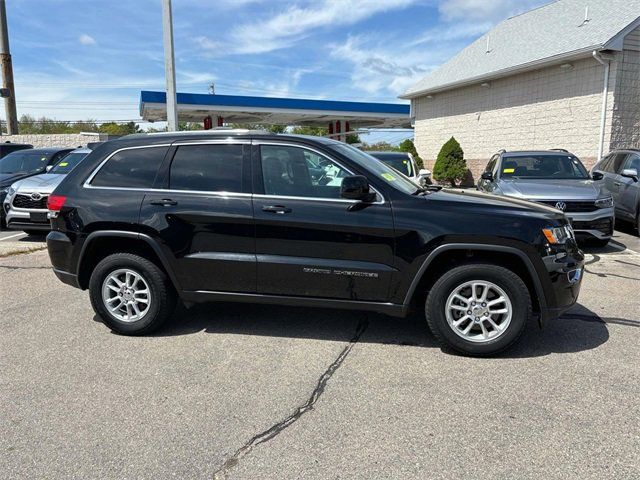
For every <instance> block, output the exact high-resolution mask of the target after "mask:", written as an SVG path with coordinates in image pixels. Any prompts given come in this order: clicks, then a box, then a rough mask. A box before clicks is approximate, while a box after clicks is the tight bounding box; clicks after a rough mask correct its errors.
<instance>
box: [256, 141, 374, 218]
mask: <svg viewBox="0 0 640 480" xmlns="http://www.w3.org/2000/svg"><path fill="white" fill-rule="evenodd" d="M251 143H252V145H258V146H260V145H276V146H282V147H295V148H302V149H306V150H309V151H312V152H313V153H315V154H316V155H320V156H321V157H324V158H326V159H327V160H329V161H331V162H333V163H335V164H336V165H338V166H339V167H340V168H342V169H343V170H346V171H347V172H348V173H350V174H351V175H355V173H353V171H352V170H349V169H348V168H347V167H345V166H344V165H343V164H342V163H341V162H339V161H338V160H336V159H335V158H332V157H330V156H328V155H327V154H326V153H324V152H321V151H320V150H316V149H315V148H313V147H308V146H307V145H301V144H297V143H288V142H278V141H269V140H253V141H252V142H251ZM261 160H262V159H261ZM370 187H371V189H372V190H373V191H374V192H376V195H377V196H378V197H379V198H381V199H382V200H380V201H378V200H376V201H375V202H371V203H370V205H384V203H385V198H384V195H382V193H380V192H379V191H378V189H377V188H375V187H374V186H373V185H370ZM254 197H257V198H284V199H288V200H314V201H323V202H340V203H360V200H348V199H346V198H323V197H297V196H287V195H267V194H254Z"/></svg>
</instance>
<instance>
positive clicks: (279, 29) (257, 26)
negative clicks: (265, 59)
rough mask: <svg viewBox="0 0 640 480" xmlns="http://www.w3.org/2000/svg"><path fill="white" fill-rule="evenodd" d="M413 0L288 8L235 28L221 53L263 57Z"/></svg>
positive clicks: (335, 1)
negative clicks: (265, 54)
mask: <svg viewBox="0 0 640 480" xmlns="http://www.w3.org/2000/svg"><path fill="white" fill-rule="evenodd" d="M414 1H415V0H385V1H379V0H353V1H351V2H345V1H344V0H324V1H322V2H319V3H318V4H313V5H312V6H304V7H302V6H299V5H292V6H290V7H288V8H287V9H285V10H284V11H282V12H280V13H277V14H275V15H274V16H272V17H270V18H268V19H266V20H260V21H257V22H250V23H245V24H242V25H240V26H238V27H235V28H234V29H233V30H232V31H231V34H230V37H229V39H230V41H229V44H228V45H226V46H225V53H239V54H251V53H265V52H270V51H273V50H278V49H281V48H287V47H289V46H291V45H293V44H294V43H295V42H297V41H299V40H301V39H303V38H306V37H308V36H309V35H311V34H312V33H314V31H315V30H318V29H321V28H326V27H335V26H339V25H353V24H355V23H358V22H360V21H362V20H364V19H366V18H369V17H372V16H374V15H376V14H379V13H383V12H386V11H389V10H395V9H399V8H404V7H407V6H409V5H410V4H412V3H413V2H414ZM195 41H196V42H197V43H198V44H199V45H200V46H201V47H202V48H203V49H205V50H209V51H213V50H217V49H219V47H220V45H219V43H218V42H214V41H211V40H209V39H208V38H206V37H197V38H196V39H195Z"/></svg>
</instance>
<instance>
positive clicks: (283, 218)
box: [47, 131, 583, 355]
mask: <svg viewBox="0 0 640 480" xmlns="http://www.w3.org/2000/svg"><path fill="white" fill-rule="evenodd" d="M48 208H49V212H50V213H49V215H50V217H51V220H52V232H51V233H50V234H49V235H48V237H47V245H48V249H49V254H50V257H51V261H52V263H53V267H54V271H55V273H56V275H57V276H58V278H59V279H60V280H62V281H63V282H65V283H68V284H70V285H73V286H75V287H78V288H81V289H89V293H90V298H91V303H92V305H93V308H94V309H95V311H96V313H97V314H98V315H99V316H100V317H101V318H102V320H103V321H104V323H105V324H106V325H107V326H109V327H110V328H111V329H112V330H114V331H116V332H118V333H121V334H128V335H140V334H146V333H149V332H151V331H153V330H155V329H157V328H159V327H160V326H161V325H162V324H163V323H164V322H165V321H166V320H167V319H168V318H169V317H170V316H171V315H172V312H173V310H174V306H175V305H176V301H177V299H178V298H179V299H180V300H181V301H183V302H186V303H187V304H190V303H194V302H208V301H218V300H220V301H236V302H255V303H263V304H264V303H267V304H285V305H297V306H307V307H329V308H343V309H361V310H370V311H375V312H380V313H384V314H388V315H391V316H397V317H402V316H405V315H407V314H408V312H410V311H411V309H412V307H417V308H419V309H424V312H425V314H426V321H427V324H428V325H429V327H430V329H431V331H432V332H433V333H434V335H435V336H436V337H437V338H438V339H439V340H440V341H441V342H442V343H443V344H445V345H446V346H448V347H450V348H452V349H454V350H457V351H459V352H462V353H465V354H469V355H490V354H494V353H496V352H498V351H501V350H503V349H505V348H507V347H509V346H510V345H512V344H513V343H514V342H515V341H516V340H517V339H518V337H520V334H521V333H522V332H523V330H524V328H525V325H526V323H527V320H528V319H529V318H530V317H531V316H532V315H535V316H537V317H538V320H539V322H540V324H541V325H544V323H545V322H546V321H548V320H549V319H552V318H555V317H557V316H558V315H559V314H560V313H561V312H563V311H564V310H566V309H567V308H568V307H570V306H571V305H573V304H574V303H575V302H576V300H577V297H578V292H579V290H580V282H581V275H582V268H583V254H582V252H581V251H580V250H579V249H578V247H577V245H576V242H575V238H574V236H573V232H572V230H571V227H570V226H569V224H568V221H567V219H566V218H565V217H564V215H562V213H560V212H559V211H557V210H555V209H553V208H549V207H546V206H544V205H540V204H536V203H532V202H528V201H523V200H516V199H510V198H506V197H497V196H493V195H489V194H483V193H477V192H459V191H447V190H442V191H436V192H433V191H429V190H426V189H423V188H422V187H420V186H419V185H417V184H415V183H413V182H412V181H410V180H409V179H407V178H405V177H404V176H401V175H398V174H397V172H395V170H393V169H391V168H389V167H387V166H386V165H384V164H383V163H381V162H380V161H378V160H376V159H375V158H373V157H371V156H370V155H367V154H366V153H364V152H361V151H360V150H358V149H356V148H353V147H351V146H349V145H346V144H343V143H340V142H337V141H333V140H329V139H325V138H318V137H304V136H294V135H271V134H266V133H260V132H251V131H213V132H190V133H186V134H185V133H183V134H180V133H172V134H153V135H134V136H128V137H123V138H121V139H118V140H114V141H110V142H106V143H105V144H103V145H101V146H99V147H98V148H96V149H95V150H94V151H93V152H92V153H90V154H89V155H88V156H87V158H86V159H85V160H84V161H83V162H82V163H81V164H80V165H79V166H78V167H77V168H76V169H75V170H73V171H72V172H71V173H70V174H69V175H67V177H66V178H65V179H64V180H63V181H62V183H61V184H60V186H59V187H58V188H57V189H56V190H55V191H54V193H53V195H51V196H50V197H49V205H48Z"/></svg>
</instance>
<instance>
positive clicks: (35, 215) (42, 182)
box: [2, 148, 91, 234]
mask: <svg viewBox="0 0 640 480" xmlns="http://www.w3.org/2000/svg"><path fill="white" fill-rule="evenodd" d="M89 153H91V150H89V149H88V148H78V149H76V150H72V151H71V152H70V153H68V154H67V155H66V156H64V157H63V158H62V159H61V160H60V161H59V162H58V163H56V164H55V165H53V166H50V167H47V173H43V174H41V175H36V176H33V177H29V178H25V179H23V180H19V181H17V182H15V183H13V184H12V185H11V187H9V189H8V190H7V196H6V197H5V199H4V205H3V206H2V208H3V210H4V213H5V214H6V218H7V228H9V229H13V230H24V231H25V232H26V233H28V234H36V233H38V232H43V231H45V232H46V231H49V230H51V224H50V222H49V219H48V218H47V213H48V210H47V200H48V199H49V195H50V194H51V193H53V191H54V190H55V188H56V187H57V186H58V185H59V184H60V182H61V181H62V179H63V178H64V177H65V176H66V174H67V173H69V172H70V171H71V170H73V169H74V168H75V167H76V165H78V163H80V162H81V161H82V159H84V157H86V156H87V155H88V154H89Z"/></svg>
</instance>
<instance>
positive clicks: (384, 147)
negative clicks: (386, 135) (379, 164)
mask: <svg viewBox="0 0 640 480" xmlns="http://www.w3.org/2000/svg"><path fill="white" fill-rule="evenodd" d="M362 150H372V151H374V152H397V151H398V147H397V146H395V145H391V144H390V143H389V142H377V143H365V144H364V145H363V146H362Z"/></svg>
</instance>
